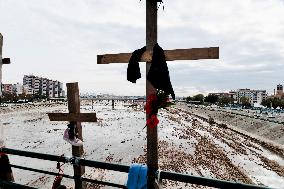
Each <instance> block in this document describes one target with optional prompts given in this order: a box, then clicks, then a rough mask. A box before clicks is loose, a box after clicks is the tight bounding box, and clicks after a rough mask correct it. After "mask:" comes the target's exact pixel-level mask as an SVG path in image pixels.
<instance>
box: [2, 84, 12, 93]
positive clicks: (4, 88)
mask: <svg viewBox="0 0 284 189" xmlns="http://www.w3.org/2000/svg"><path fill="white" fill-rule="evenodd" d="M2 92H5V93H13V85H12V84H2Z"/></svg>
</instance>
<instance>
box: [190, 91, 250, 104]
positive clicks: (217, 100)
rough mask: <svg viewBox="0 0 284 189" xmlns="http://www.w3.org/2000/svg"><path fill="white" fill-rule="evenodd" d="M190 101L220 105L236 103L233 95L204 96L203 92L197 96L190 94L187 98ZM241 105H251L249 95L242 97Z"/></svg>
mask: <svg viewBox="0 0 284 189" xmlns="http://www.w3.org/2000/svg"><path fill="white" fill-rule="evenodd" d="M185 100H186V101H187V102H188V103H189V102H193V103H196V102H198V104H218V105H219V106H226V105H229V104H233V103H234V99H233V98H231V97H226V96H223V97H219V96H217V95H208V96H204V95H203V94H197V95H195V96H192V97H191V96H188V97H186V99H185ZM240 105H242V106H246V107H250V106H251V104H250V102H249V99H248V98H247V97H242V98H241V99H240Z"/></svg>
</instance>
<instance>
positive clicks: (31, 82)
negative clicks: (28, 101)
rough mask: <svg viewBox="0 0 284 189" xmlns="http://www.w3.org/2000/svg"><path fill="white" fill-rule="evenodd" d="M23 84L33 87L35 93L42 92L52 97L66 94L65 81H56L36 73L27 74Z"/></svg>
mask: <svg viewBox="0 0 284 189" xmlns="http://www.w3.org/2000/svg"><path fill="white" fill-rule="evenodd" d="M23 84H24V85H25V86H28V87H30V88H32V89H33V92H34V94H41V95H45V96H47V97H50V98H57V97H61V96H64V90H63V83H61V82H60V81H57V80H55V81H54V80H51V79H48V78H43V77H38V76H34V75H25V76H24V78H23Z"/></svg>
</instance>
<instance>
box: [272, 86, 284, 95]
mask: <svg viewBox="0 0 284 189" xmlns="http://www.w3.org/2000/svg"><path fill="white" fill-rule="evenodd" d="M274 95H275V96H276V97H278V98H281V97H283V96H284V95H283V85H280V84H278V85H277V87H276V94H274Z"/></svg>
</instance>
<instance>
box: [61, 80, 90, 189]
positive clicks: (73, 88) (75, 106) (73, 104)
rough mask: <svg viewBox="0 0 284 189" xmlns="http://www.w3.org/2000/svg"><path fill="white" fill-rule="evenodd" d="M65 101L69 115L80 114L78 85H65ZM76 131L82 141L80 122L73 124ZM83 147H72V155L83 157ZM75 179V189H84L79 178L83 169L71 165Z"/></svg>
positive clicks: (84, 184) (83, 183)
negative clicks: (66, 100) (66, 101)
mask: <svg viewBox="0 0 284 189" xmlns="http://www.w3.org/2000/svg"><path fill="white" fill-rule="evenodd" d="M66 86H67V99H68V110H69V113H80V98H79V86H78V83H77V82H76V83H67V84H66ZM75 125H76V128H77V129H78V138H79V139H80V140H82V141H83V137H82V125H81V122H78V121H76V122H75ZM83 152H84V149H83V146H72V155H73V156H76V157H81V156H82V155H83ZM73 168H74V176H75V177H78V178H75V189H85V188H86V183H85V182H82V181H81V180H80V177H81V176H82V175H83V174H84V173H85V167H84V166H79V165H73Z"/></svg>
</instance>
